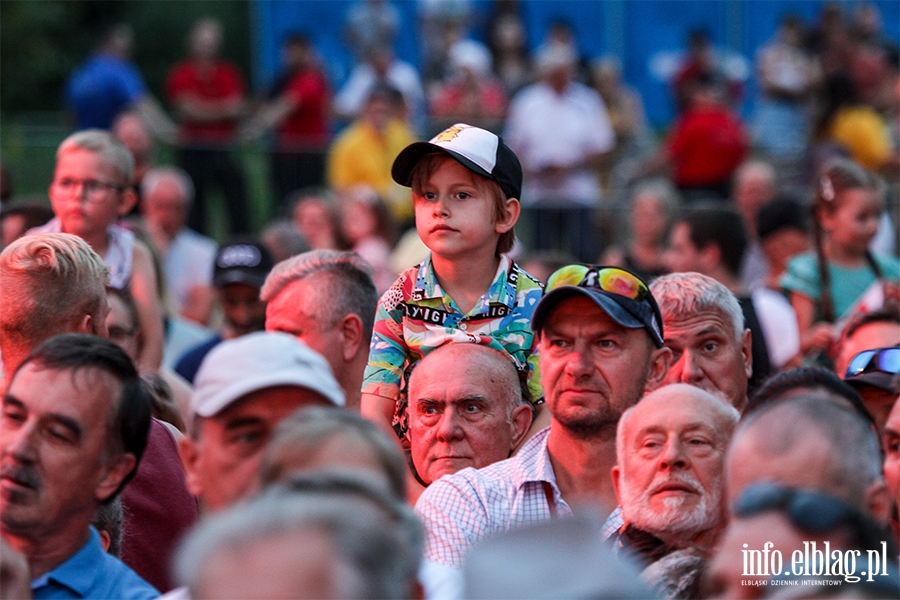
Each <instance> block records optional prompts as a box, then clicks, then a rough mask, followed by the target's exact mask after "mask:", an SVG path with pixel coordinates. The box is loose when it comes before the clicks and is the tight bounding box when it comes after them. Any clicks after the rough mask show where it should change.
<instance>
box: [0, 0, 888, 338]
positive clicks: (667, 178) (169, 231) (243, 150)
mask: <svg viewBox="0 0 900 600" xmlns="http://www.w3.org/2000/svg"><path fill="white" fill-rule="evenodd" d="M0 10H2V17H3V18H2V44H3V53H2V69H3V86H2V90H0V101H2V114H0V125H2V136H0V160H2V200H3V207H4V208H3V243H4V244H8V243H9V242H10V241H11V240H12V239H14V238H15V237H16V236H18V235H20V234H21V233H23V232H24V231H25V230H27V229H28V228H29V227H32V226H35V225H38V224H41V223H43V222H44V221H46V220H47V219H48V218H49V217H50V216H52V215H51V213H50V212H49V210H50V209H49V202H48V201H47V197H46V188H47V182H48V181H49V179H50V177H51V175H52V170H53V160H54V152H55V149H56V147H57V146H58V144H59V142H60V141H61V140H62V139H63V138H64V137H65V136H66V135H68V134H69V133H71V132H72V131H74V130H78V129H85V128H101V129H110V130H112V131H113V132H114V133H115V135H116V136H117V137H118V138H119V139H121V140H122V141H123V142H124V143H125V144H126V145H127V146H128V147H129V148H130V149H131V150H132V152H133V153H134V155H135V158H136V173H135V181H134V185H135V188H136V190H138V191H139V193H141V194H146V193H147V192H148V191H150V192H153V193H152V194H151V196H152V198H142V199H141V200H140V201H139V202H138V204H137V206H136V207H135V208H134V209H133V211H132V214H131V216H130V217H129V218H130V219H131V220H132V221H133V224H134V225H133V227H134V228H135V229H137V230H138V231H139V234H140V233H141V232H143V235H144V236H145V237H146V238H147V240H148V241H150V242H151V243H150V248H151V249H153V250H154V251H155V252H156V254H157V255H158V258H159V261H158V262H159V263H160V265H161V266H160V268H161V269H162V271H165V272H166V273H165V276H164V277H160V280H161V281H162V280H165V281H166V282H167V284H168V290H167V295H168V296H169V298H168V302H169V304H170V306H171V308H172V309H173V310H175V311H177V312H180V313H181V314H182V315H183V316H184V317H186V318H187V319H190V320H193V321H196V322H198V323H200V324H203V325H211V326H215V324H216V322H215V319H216V311H215V309H214V307H213V306H212V305H213V304H214V303H213V294H212V291H211V289H210V285H209V283H210V281H209V278H210V277H211V273H212V270H211V264H212V260H213V257H214V253H215V247H216V245H217V244H220V243H222V242H225V241H226V240H227V239H228V238H230V237H231V236H233V235H235V234H254V235H258V236H261V237H262V238H263V239H264V240H265V243H266V245H267V247H268V248H269V249H270V250H271V251H272V253H273V255H274V258H275V260H276V262H277V261H278V260H281V259H283V258H285V257H287V256H290V255H292V254H296V253H297V252H299V251H302V250H304V249H315V248H336V249H353V250H356V251H357V252H358V253H359V254H360V255H361V256H363V257H364V258H365V259H366V260H367V261H369V262H370V263H371V264H372V265H373V266H374V268H375V273H376V277H375V279H376V284H377V286H378V289H379V291H383V290H384V289H386V288H387V287H388V286H389V285H390V283H391V282H392V281H393V280H394V278H395V277H396V274H397V273H399V272H400V271H402V270H403V269H405V268H408V267H409V266H411V265H414V264H416V263H417V262H419V261H420V260H421V259H422V258H423V257H424V254H425V249H424V247H423V246H422V245H421V243H420V242H419V241H418V239H417V236H416V235H415V231H414V229H412V228H411V226H412V205H411V201H410V196H409V190H408V189H406V188H402V187H401V186H399V185H397V184H396V183H394V182H393V181H392V180H391V177H390V172H389V171H390V165H391V162H392V160H393V158H394V156H396V154H397V152H398V151H399V150H400V149H402V148H403V147H404V146H406V145H407V144H409V143H410V142H412V141H414V140H417V139H428V138H429V137H431V136H432V135H434V134H435V133H437V132H438V131H440V130H442V129H443V128H445V127H447V126H448V125H451V124H453V123H456V122H465V123H469V124H472V125H476V126H480V127H483V128H486V129H488V130H491V131H494V132H496V133H498V134H501V135H502V136H503V137H504V139H505V140H506V141H507V143H508V144H509V145H510V146H511V147H512V148H513V150H514V151H515V152H516V153H517V155H518V156H519V158H520V160H521V161H522V163H523V168H524V171H525V188H524V189H523V193H522V195H523V198H522V199H521V200H522V205H523V209H524V210H523V219H522V220H521V221H520V223H519V225H518V226H517V233H518V237H519V240H520V242H519V244H518V246H517V247H516V249H515V250H514V252H513V254H514V256H515V257H516V258H517V260H519V261H520V262H522V263H523V265H524V266H525V268H526V269H528V270H529V271H530V272H532V273H535V274H536V275H538V276H540V274H541V273H542V272H549V271H552V267H553V266H554V265H556V264H564V263H566V262H570V261H571V260H573V259H577V260H581V261H586V262H598V261H599V262H605V263H615V264H622V265H626V266H629V267H631V268H633V269H635V270H636V271H637V272H639V273H641V274H642V275H647V276H648V277H652V276H654V275H658V274H661V273H664V272H666V271H669V270H672V269H673V260H676V259H673V258H672V257H671V256H670V254H671V252H670V243H669V241H670V240H669V235H670V229H671V225H672V224H673V222H674V221H675V220H676V219H677V216H678V212H679V210H684V209H690V208H691V207H694V206H702V205H706V204H707V203H710V202H712V203H715V204H718V205H719V206H721V207H725V208H733V209H735V210H736V212H738V213H739V214H740V215H741V217H742V219H743V225H744V229H745V232H744V233H745V234H746V237H747V244H746V251H745V253H744V257H743V259H742V260H743V263H742V266H741V280H742V283H743V284H744V286H745V287H746V288H748V289H754V288H757V287H761V286H765V285H768V286H769V287H773V288H777V282H778V278H779V277H780V270H781V267H779V266H777V265H773V264H772V263H773V261H774V262H776V263H778V264H779V265H784V264H786V263H787V260H788V259H789V258H790V256H791V255H792V254H796V253H799V252H802V251H805V250H808V249H810V248H811V244H812V242H813V237H812V233H811V232H812V228H811V227H809V222H808V220H807V219H806V218H805V216H806V215H805V214H804V215H800V216H799V217H797V218H795V219H793V220H792V219H791V218H789V217H790V216H791V215H794V216H796V215H797V214H799V213H798V212H797V210H795V209H796V207H795V205H798V206H799V207H800V208H799V211H800V212H803V213H805V212H806V208H807V207H808V206H809V205H810V204H811V202H812V199H813V197H814V192H815V185H813V184H814V183H815V180H816V177H817V175H816V174H817V173H819V172H820V171H821V168H822V165H824V164H825V162H826V161H828V160H829V159H831V158H833V157H835V156H845V157H848V158H851V159H853V160H854V161H855V162H857V163H859V164H860V165H861V166H863V167H865V168H866V169H868V170H870V171H871V172H874V173H876V174H877V175H880V176H881V177H882V178H883V179H885V180H886V182H887V184H888V185H887V188H886V192H887V193H886V195H885V200H886V204H885V208H886V210H885V211H884V213H883V214H882V216H881V220H880V223H879V228H878V234H877V235H876V236H875V238H874V240H873V241H872V248H873V250H874V251H876V252H877V253H880V254H888V255H890V254H896V252H897V244H896V212H897V206H898V201H897V198H898V195H897V189H898V188H897V174H898V166H900V160H898V156H900V154H898V140H900V127H898V104H900V100H898V98H900V89H898V82H900V79H898V47H897V42H896V39H897V37H898V31H897V29H898V6H897V5H896V4H895V3H891V2H862V1H847V2H789V1H771V2H749V1H748V2H714V1H710V2H680V1H677V0H672V1H668V2H640V1H638V2H619V1H615V0H610V1H607V2H541V1H537V0H536V1H530V2H516V1H511V0H500V1H491V2H488V1H484V0H452V1H450V0H443V1H428V0H420V1H418V2H390V1H387V0H347V1H340V2H339V1H328V2H324V1H323V2H319V1H315V0H309V1H304V2H267V1H262V0H260V1H253V2H213V1H211V2H186V3H179V4H178V6H177V7H175V6H173V5H171V4H170V3H166V2H141V3H126V2H42V3H39V4H38V3H30V2H4V3H3V5H2V7H0ZM551 90H552V91H551ZM167 166H177V167H178V169H179V170H177V171H173V172H172V173H169V175H170V177H169V179H172V180H174V181H176V183H177V185H174V188H173V189H171V190H169V189H168V188H167V187H166V186H160V185H158V179H159V178H158V177H154V178H152V181H142V179H143V176H144V174H145V173H147V172H148V171H151V170H152V169H154V168H156V167H167ZM163 179H166V177H163ZM160 188H162V192H161V191H160ZM773 200H779V201H780V204H777V205H776V207H777V206H781V207H782V208H781V209H780V210H781V212H779V209H777V208H775V209H770V210H768V211H764V214H763V216H760V209H761V208H763V206H764V205H766V204H767V203H769V202H771V201H773ZM785 202H787V205H785ZM785 206H787V208H784V207H785ZM773 210H774V213H773V212H772V211H773ZM784 211H787V212H784ZM773 215H774V216H773ZM785 215H788V216H785ZM759 219H762V220H763V221H765V222H764V223H763V231H762V234H765V235H766V236H770V237H771V235H772V234H773V232H774V231H775V230H779V231H781V230H782V229H789V230H790V231H792V232H794V234H795V235H793V237H792V238H791V242H792V243H788V244H787V248H782V247H783V246H785V244H784V243H779V244H775V245H777V246H778V249H776V250H772V251H770V252H769V253H768V254H765V253H764V252H763V251H762V241H763V240H762V239H761V237H760V231H758V227H759V224H760V223H759V222H758V220H759ZM785 223H787V225H785ZM186 226H187V227H189V228H190V229H186ZM188 231H190V232H191V235H192V236H193V234H194V233H199V234H202V236H204V237H202V238H201V237H199V236H194V237H192V240H193V241H194V242H195V243H194V244H193V245H192V246H191V248H192V249H193V250H191V251H190V252H188V253H189V254H191V253H196V252H199V253H200V254H201V255H202V256H203V257H204V258H203V261H205V263H204V264H201V265H199V266H198V265H194V266H193V267H190V268H189V267H185V266H184V265H183V264H181V265H180V266H179V265H176V264H173V263H179V262H181V260H182V259H179V258H177V257H176V258H173V257H171V256H170V253H171V252H170V250H171V247H172V245H173V242H174V241H175V240H176V238H177V237H178V236H179V235H180V234H185V233H186V232H188ZM797 232H800V233H799V234H797ZM182 237H183V235H182ZM779 240H780V238H779ZM769 245H770V246H772V245H773V244H771V243H770V244H769ZM176 254H177V252H176ZM197 261H200V259H199V258H198V259H197ZM200 262H202V261H200ZM676 262H677V260H676ZM676 266H677V265H676ZM688 266H689V265H688ZM190 269H196V270H194V271H191V272H190V273H186V272H185V271H186V270H190ZM548 269H549V270H548ZM173 270H175V271H179V272H177V273H173V272H172V271H173ZM196 273H201V274H202V275H199V276H197V275H195V274H196ZM162 274H163V273H162V272H161V273H160V275H162ZM179 278H180V281H178V280H179ZM766 282H768V283H766ZM204 288H205V289H204Z"/></svg>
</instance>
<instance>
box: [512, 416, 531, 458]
mask: <svg viewBox="0 0 900 600" xmlns="http://www.w3.org/2000/svg"><path fill="white" fill-rule="evenodd" d="M532 418H533V415H532V412H531V407H530V406H528V405H525V404H520V405H519V406H517V407H515V408H514V409H513V411H512V416H511V417H510V424H509V426H510V427H511V428H512V434H513V435H512V445H511V446H510V448H509V453H510V455H512V452H513V450H515V449H516V447H517V446H518V445H519V442H521V441H522V438H524V437H525V434H526V433H528V430H529V429H530V428H531V420H532Z"/></svg>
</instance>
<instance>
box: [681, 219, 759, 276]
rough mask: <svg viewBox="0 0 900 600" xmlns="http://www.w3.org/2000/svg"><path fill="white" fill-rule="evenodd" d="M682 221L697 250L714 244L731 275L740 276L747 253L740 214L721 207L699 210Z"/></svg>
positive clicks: (745, 236)
mask: <svg viewBox="0 0 900 600" xmlns="http://www.w3.org/2000/svg"><path fill="white" fill-rule="evenodd" d="M679 221H681V222H683V223H686V224H687V226H688V228H689V229H690V233H691V243H692V244H693V245H694V246H696V247H697V248H698V249H703V248H706V247H707V246H709V245H710V244H715V245H716V246H718V247H719V251H720V253H721V256H722V265H723V266H724V267H725V268H726V269H727V270H728V272H729V273H731V274H732V275H738V274H739V273H740V272H741V261H742V260H743V259H744V251H745V250H746V249H747V230H746V229H745V228H744V221H743V219H742V218H741V215H739V214H738V213H737V211H735V210H734V209H731V208H725V207H720V206H712V205H705V206H699V207H697V208H694V209H692V210H689V211H687V212H686V213H685V214H684V215H682V216H681V218H680V219H679Z"/></svg>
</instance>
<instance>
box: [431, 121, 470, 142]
mask: <svg viewBox="0 0 900 600" xmlns="http://www.w3.org/2000/svg"><path fill="white" fill-rule="evenodd" d="M469 127H471V125H454V126H453V127H448V128H447V129H445V130H444V131H442V132H440V133H439V134H437V135H436V136H434V139H433V140H431V141H432V143H438V142H449V141H450V140H452V139H454V138H455V137H457V136H458V135H459V132H460V131H462V130H463V129H468V128H469Z"/></svg>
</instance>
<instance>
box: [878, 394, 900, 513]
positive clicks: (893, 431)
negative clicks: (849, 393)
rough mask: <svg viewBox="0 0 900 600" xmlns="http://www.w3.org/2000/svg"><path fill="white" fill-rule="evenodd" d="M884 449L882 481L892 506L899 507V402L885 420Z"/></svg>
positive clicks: (895, 403) (895, 402)
mask: <svg viewBox="0 0 900 600" xmlns="http://www.w3.org/2000/svg"><path fill="white" fill-rule="evenodd" d="M882 442H883V444H882V446H883V449H884V480H885V481H886V482H887V486H888V491H889V492H890V493H891V498H893V499H894V504H897V505H900V402H897V400H896V398H895V400H894V406H893V408H892V409H891V413H890V415H889V416H888V418H887V423H886V424H885V426H884V435H883V436H882Z"/></svg>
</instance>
